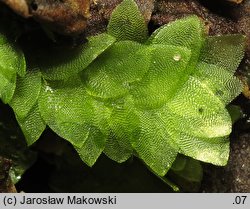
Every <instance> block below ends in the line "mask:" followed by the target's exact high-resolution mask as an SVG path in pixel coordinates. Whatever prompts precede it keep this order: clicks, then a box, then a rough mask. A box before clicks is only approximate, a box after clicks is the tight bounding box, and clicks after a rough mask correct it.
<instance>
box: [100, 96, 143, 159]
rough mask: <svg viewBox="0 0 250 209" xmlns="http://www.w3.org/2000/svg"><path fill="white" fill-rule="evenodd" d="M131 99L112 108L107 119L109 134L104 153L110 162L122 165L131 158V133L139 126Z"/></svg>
mask: <svg viewBox="0 0 250 209" xmlns="http://www.w3.org/2000/svg"><path fill="white" fill-rule="evenodd" d="M131 103H132V100H131V98H126V99H124V101H120V102H117V103H116V105H114V106H113V110H112V113H111V115H110V118H109V126H110V129H111V131H110V132H111V133H110V135H109V139H108V141H107V143H106V147H105V150H104V153H105V154H106V155H107V156H108V157H109V158H111V159H112V160H114V161H116V162H119V163H122V162H124V161H126V160H127V159H128V158H130V157H131V156H132V153H133V149H132V146H131V144H130V141H131V140H132V139H131V138H132V137H133V132H134V131H136V129H137V128H138V125H139V119H138V117H137V116H136V115H135V113H134V107H133V105H132V104H131Z"/></svg>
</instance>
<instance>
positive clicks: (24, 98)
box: [10, 71, 41, 118]
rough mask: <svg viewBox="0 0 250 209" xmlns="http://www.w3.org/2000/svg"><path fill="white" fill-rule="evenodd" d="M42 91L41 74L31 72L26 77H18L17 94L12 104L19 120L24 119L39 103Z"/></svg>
mask: <svg viewBox="0 0 250 209" xmlns="http://www.w3.org/2000/svg"><path fill="white" fill-rule="evenodd" d="M40 89H41V73H40V72H38V71H30V72H29V73H28V74H26V76H25V77H17V84H16V89H15V93H14V95H13V98H12V100H11V102H10V106H11V107H12V108H13V109H14V111H15V113H16V115H18V117H19V118H24V117H26V115H27V114H28V112H29V111H30V109H31V108H32V107H33V106H34V104H35V103H36V102H37V99H38V96H39V93H40Z"/></svg>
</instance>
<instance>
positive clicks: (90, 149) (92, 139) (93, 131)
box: [75, 126, 107, 167]
mask: <svg viewBox="0 0 250 209" xmlns="http://www.w3.org/2000/svg"><path fill="white" fill-rule="evenodd" d="M106 140H107V136H105V135H103V134H102V133H101V132H100V130H99V129H98V128H96V127H93V126H92V127H91V128H90V130H89V135H88V138H87V140H86V141H85V142H84V144H83V145H82V146H81V147H75V149H76V150H77V152H78V154H79V156H80V157H81V159H82V160H83V161H84V162H85V163H86V164H87V165H88V166H90V167H91V166H93V165H94V164H95V162H96V160H97V159H98V157H99V156H100V155H101V153H102V151H103V150H104V148H105V143H106Z"/></svg>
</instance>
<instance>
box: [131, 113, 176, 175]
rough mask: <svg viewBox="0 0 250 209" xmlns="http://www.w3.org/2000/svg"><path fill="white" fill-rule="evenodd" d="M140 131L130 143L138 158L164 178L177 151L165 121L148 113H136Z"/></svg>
mask: <svg viewBox="0 0 250 209" xmlns="http://www.w3.org/2000/svg"><path fill="white" fill-rule="evenodd" d="M138 114H139V117H140V129H139V130H138V131H139V132H138V133H137V136H136V135H135V136H134V137H133V139H132V141H131V143H132V146H133V147H134V149H135V151H136V152H137V153H138V155H139V157H140V158H141V159H142V160H143V161H144V162H145V163H146V164H147V165H148V166H149V167H150V168H151V169H152V170H153V171H154V172H155V173H157V174H158V175H159V176H164V175H165V174H166V173H167V171H168V170H169V169H170V167H171V165H172V163H173V162H174V160H175V158H176V156H177V153H178V150H177V149H176V148H177V147H176V145H175V142H174V140H173V139H172V136H171V135H170V134H169V133H168V131H167V129H166V124H165V121H163V120H161V118H159V117H157V116H156V115H155V114H153V113H150V112H140V113H138Z"/></svg>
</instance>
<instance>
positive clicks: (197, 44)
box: [148, 16, 205, 72]
mask: <svg viewBox="0 0 250 209" xmlns="http://www.w3.org/2000/svg"><path fill="white" fill-rule="evenodd" d="M204 40H205V32H204V24H203V23H202V22H201V20H200V19H199V18H198V17H197V16H189V17H186V18H182V19H179V20H176V21H173V22H170V23H169V24H167V25H164V26H162V27H160V28H159V29H157V30H156V31H155V32H154V33H153V34H152V35H151V37H150V38H149V40H148V43H149V44H164V45H174V46H180V47H186V48H188V49H189V50H191V52H192V54H191V55H192V57H191V59H190V63H189V66H188V67H189V72H191V71H192V70H193V67H194V66H195V64H196V62H197V60H198V58H199V54H200V50H201V47H202V46H203V43H204Z"/></svg>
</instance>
